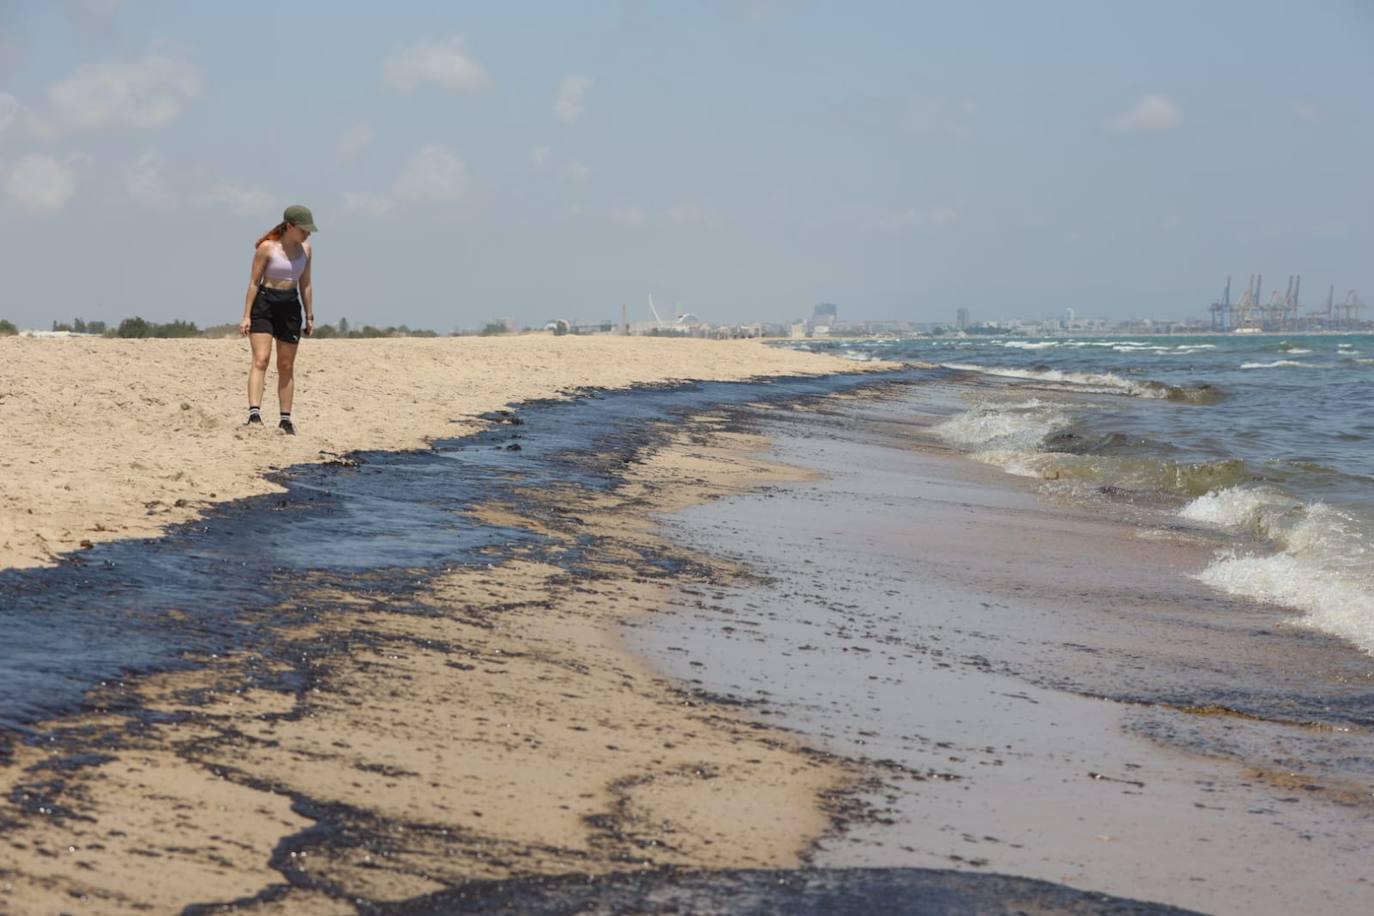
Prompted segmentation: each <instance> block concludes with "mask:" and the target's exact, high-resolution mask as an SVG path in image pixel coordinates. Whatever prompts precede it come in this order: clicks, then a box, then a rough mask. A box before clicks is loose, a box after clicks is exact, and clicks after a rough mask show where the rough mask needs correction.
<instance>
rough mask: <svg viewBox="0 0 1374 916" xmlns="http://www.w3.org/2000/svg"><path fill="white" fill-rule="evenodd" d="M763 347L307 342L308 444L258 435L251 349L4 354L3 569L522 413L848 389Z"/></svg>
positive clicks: (793, 356)
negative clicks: (647, 391)
mask: <svg viewBox="0 0 1374 916" xmlns="http://www.w3.org/2000/svg"><path fill="white" fill-rule="evenodd" d="M855 368H856V364H855V363H853V362H852V361H849V360H842V359H836V358H834V357H829V356H816V355H808V354H802V353H797V352H795V351H790V350H784V349H779V348H775V347H769V346H765V345H764V344H762V343H760V342H758V341H720V342H717V341H705V340H670V339H662V338H647V337H636V338H623V337H577V336H564V337H553V336H551V335H548V336H546V335H526V336H519V337H501V338H477V337H467V338H439V339H418V338H409V339H388V340H327V341H306V342H305V344H304V345H303V346H302V348H301V352H300V356H299V358H298V362H297V365H296V382H295V386H296V403H295V409H294V410H293V415H294V417H295V422H296V425H297V427H298V429H299V430H300V433H301V434H300V435H298V436H296V437H294V438H289V437H285V436H281V435H278V434H277V433H276V430H275V429H272V428H271V427H272V426H274V425H275V417H276V409H277V404H276V370H275V368H270V369H269V370H268V377H267V388H266V395H265V397H264V399H263V400H264V403H263V405H262V406H263V412H264V415H265V416H266V417H267V419H268V421H269V422H268V427H269V428H268V429H256V428H253V429H247V428H244V427H242V426H241V425H240V424H241V423H242V422H243V419H244V417H245V416H246V401H245V397H246V395H245V387H246V382H247V373H248V344H247V342H246V341H244V340H103V339H83V338H68V339H62V338H57V339H33V338H23V337H9V338H0V425H3V428H4V430H5V435H4V437H3V438H0V481H3V483H0V568H5V567H27V566H37V565H45V564H51V563H53V562H54V561H55V560H56V558H57V556H58V555H60V554H63V553H66V552H68V551H72V550H78V549H80V548H81V546H82V545H83V543H92V544H94V543H100V542H103V541H109V540H115V539H119V538H130V537H144V536H149V535H154V534H156V533H157V532H159V531H161V530H164V529H165V528H166V527H167V526H168V525H171V524H174V523H177V522H182V521H186V520H187V519H190V518H194V517H195V516H196V515H197V513H199V512H200V511H202V510H203V509H204V508H205V507H207V506H210V505H214V504H215V503H218V502H224V501H227V500H231V499H237V498H240V497H244V496H252V495H255V494H260V493H267V492H273V491H275V490H279V489H280V487H278V486H277V485H275V484H273V483H272V482H271V481H269V480H268V479H266V478H265V477H264V474H265V473H266V472H268V471H271V470H276V469H278V468H281V467H286V466H288V465H292V464H297V463H301V462H310V461H327V460H331V459H337V458H338V457H339V456H341V455H344V454H346V453H348V452H352V451H360V450H372V449H386V450H396V449H414V448H421V447H423V446H424V445H425V444H426V443H427V442H428V441H429V440H431V439H434V438H438V437H444V436H455V435H461V434H463V433H466V432H471V431H473V430H474V429H478V428H480V427H481V426H482V425H483V423H482V421H480V420H478V419H477V418H478V417H479V416H480V415H481V414H484V413H487V412H490V411H493V410H500V409H502V408H504V407H506V406H507V405H508V404H510V403H512V402H515V401H528V400H535V399H540V398H551V397H560V396H563V395H564V394H565V392H568V391H569V390H574V389H579V388H588V387H596V388H620V387H624V386H626V385H635V384H655V383H661V382H666V381H671V380H675V379H688V378H691V379H741V378H749V377H751V376H755V375H759V376H765V375H785V374H794V373H801V374H814V373H824V372H836V371H854V370H855Z"/></svg>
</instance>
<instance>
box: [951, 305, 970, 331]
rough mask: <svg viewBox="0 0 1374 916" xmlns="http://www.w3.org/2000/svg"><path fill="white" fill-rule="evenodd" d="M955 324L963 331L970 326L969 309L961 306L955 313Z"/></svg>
mask: <svg viewBox="0 0 1374 916" xmlns="http://www.w3.org/2000/svg"><path fill="white" fill-rule="evenodd" d="M954 326H955V327H956V328H958V329H959V330H961V331H962V330H964V329H966V328H967V327H968V309H965V308H961V309H959V310H958V311H957V312H955V313H954Z"/></svg>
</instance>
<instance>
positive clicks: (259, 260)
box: [239, 242, 271, 334]
mask: <svg viewBox="0 0 1374 916" xmlns="http://www.w3.org/2000/svg"><path fill="white" fill-rule="evenodd" d="M270 251H271V243H270V242H263V243H262V244H261V245H259V246H258V250H257V251H255V252H253V269H252V272H251V273H250V274H249V276H248V295H247V296H245V297H244V299H243V320H241V321H240V322H239V333H240V334H247V333H248V329H249V328H251V327H252V326H253V299H254V298H256V297H257V295H258V285H259V284H260V283H262V272H263V271H264V270H265V269H266V268H267V255H268V253H269V252H270Z"/></svg>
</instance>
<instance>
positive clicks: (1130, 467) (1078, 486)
mask: <svg viewBox="0 0 1374 916" xmlns="http://www.w3.org/2000/svg"><path fill="white" fill-rule="evenodd" d="M800 346H803V347H805V348H807V349H813V350H823V351H830V352H839V353H842V354H844V355H848V356H851V357H853V358H856V359H878V358H881V359H892V360H922V361H928V362H934V363H939V364H941V365H943V366H946V367H949V368H951V369H953V370H956V371H957V372H958V373H960V376H959V377H967V378H968V379H969V380H970V382H972V384H971V385H970V387H969V388H968V389H967V393H966V395H965V396H964V397H963V398H962V399H961V404H960V409H959V410H958V411H957V412H955V413H954V414H953V415H951V416H950V417H949V418H948V419H947V420H945V421H944V422H943V423H941V424H940V425H939V426H938V427H936V430H935V432H936V434H937V435H938V436H939V437H940V438H942V439H943V440H944V441H945V442H947V443H949V444H951V445H953V446H955V447H957V448H961V449H963V450H965V451H967V452H968V453H970V454H971V455H972V456H973V457H974V458H976V459H978V460H981V461H985V462H988V463H991V464H995V465H998V466H1000V467H1002V468H1003V469H1004V470H1006V471H1007V472H1009V473H1013V474H1020V475H1024V476H1028V477H1033V478H1037V479H1039V480H1041V481H1043V482H1044V484H1043V485H1044V486H1045V487H1046V488H1047V489H1050V490H1053V491H1054V492H1055V493H1057V494H1061V495H1066V496H1068V497H1069V498H1078V499H1095V500H1106V501H1110V502H1115V503H1117V504H1120V505H1132V506H1136V507H1148V509H1149V511H1151V512H1153V513H1156V514H1158V513H1163V514H1165V515H1166V516H1167V517H1168V518H1169V519H1170V520H1171V521H1172V522H1173V523H1175V524H1176V525H1177V526H1178V528H1179V529H1180V530H1183V531H1186V530H1187V529H1189V528H1193V529H1203V530H1207V531H1212V532H1218V533H1225V534H1228V535H1230V536H1231V537H1229V538H1227V539H1226V546H1225V547H1223V548H1221V549H1219V551H1218V553H1217V555H1216V557H1215V558H1214V560H1213V561H1212V563H1211V564H1210V565H1209V566H1208V567H1207V568H1206V569H1205V570H1203V571H1202V572H1201V573H1200V574H1199V577H1200V578H1201V579H1202V581H1204V582H1205V583H1207V584H1208V585H1210V586H1212V587H1214V588H1216V589H1219V590H1221V591H1224V592H1227V593H1229V594H1233V595H1239V596H1244V597H1248V598H1252V599H1255V600H1259V601H1262V602H1268V603H1271V604H1274V605H1278V606H1282V607H1285V608H1289V609H1291V610H1293V611H1295V612H1297V614H1296V616H1295V617H1293V618H1292V619H1293V620H1295V621H1296V622H1298V623H1300V624H1303V625H1307V626H1311V627H1313V628H1316V629H1318V630H1321V631H1323V632H1326V633H1328V634H1331V635H1334V636H1338V637H1340V638H1342V639H1345V640H1348V641H1349V642H1351V643H1353V644H1354V645H1356V646H1357V647H1359V648H1360V649H1361V650H1363V651H1365V652H1368V653H1371V654H1374V335H1335V334H1332V335H1310V336H1304V335H1293V336H1286V337H1285V336H1274V335H1244V336H1236V335H1211V336H1196V337H1183V336H1167V337H1163V336H1136V337H1131V336H1118V337H1056V338H1050V339H1034V338H1006V337H982V336H976V337H963V338H925V339H910V340H881V339H880V340H866V341H851V340H843V341H841V340H835V341H808V342H806V343H805V344H801V345H800Z"/></svg>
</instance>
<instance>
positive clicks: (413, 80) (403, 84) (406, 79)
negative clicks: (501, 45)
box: [382, 35, 487, 92]
mask: <svg viewBox="0 0 1374 916" xmlns="http://www.w3.org/2000/svg"><path fill="white" fill-rule="evenodd" d="M382 79H383V80H384V81H385V82H386V83H387V85H389V86H392V87H393V88H396V89H405V90H411V89H415V88H418V87H419V86H420V85H421V84H423V83H434V84H435V85H436V86H440V87H442V88H444V89H447V90H449V91H450V92H471V91H473V90H476V89H481V88H482V87H483V86H485V85H486V83H487V71H486V70H484V69H483V68H482V65H481V64H479V63H477V61H475V60H473V59H472V58H471V57H469V56H468V53H467V42H466V41H464V39H463V36H462V35H454V36H453V37H451V38H445V39H443V40H441V41H430V40H428V39H421V40H419V41H417V42H416V43H415V44H413V45H411V46H410V47H408V48H405V49H404V50H402V51H399V52H397V53H396V54H395V55H393V56H392V57H390V58H389V59H388V60H387V61H386V62H385V63H384V64H383V65H382Z"/></svg>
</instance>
